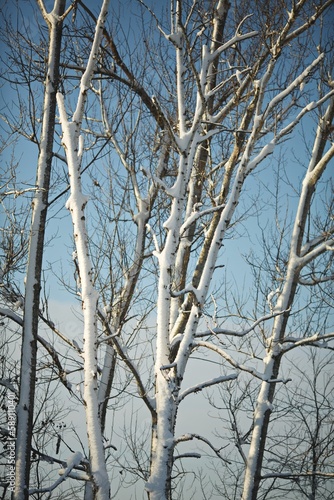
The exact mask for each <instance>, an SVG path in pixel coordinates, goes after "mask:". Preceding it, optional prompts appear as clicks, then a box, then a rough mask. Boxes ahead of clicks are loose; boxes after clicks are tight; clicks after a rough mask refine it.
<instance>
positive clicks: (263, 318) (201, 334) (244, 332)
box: [195, 310, 287, 338]
mask: <svg viewBox="0 0 334 500" xmlns="http://www.w3.org/2000/svg"><path fill="white" fill-rule="evenodd" d="M285 312H287V311H286V310H285V311H275V312H274V313H273V314H266V315H265V316H261V318H259V319H257V320H256V321H255V322H254V323H253V324H252V325H251V326H249V327H248V328H245V329H244V330H240V331H237V330H229V329H227V328H219V327H215V328H212V329H209V330H206V331H204V332H199V333H196V335H195V338H202V337H209V336H210V335H229V336H233V337H244V336H245V335H247V334H248V333H250V332H251V331H253V330H254V328H256V327H257V326H258V325H259V324H260V323H263V322H264V321H268V320H270V319H272V318H275V317H276V316H279V315H280V314H284V313H285Z"/></svg>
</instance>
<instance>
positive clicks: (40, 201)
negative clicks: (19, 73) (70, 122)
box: [14, 0, 65, 500]
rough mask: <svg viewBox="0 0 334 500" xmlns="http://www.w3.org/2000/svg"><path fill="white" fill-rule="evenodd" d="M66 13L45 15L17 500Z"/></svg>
mask: <svg viewBox="0 0 334 500" xmlns="http://www.w3.org/2000/svg"><path fill="white" fill-rule="evenodd" d="M64 10H65V0H55V4H54V9H53V10H52V12H51V13H50V14H46V13H44V15H45V19H46V21H47V23H48V26H49V52H48V67H47V75H46V84H45V93H44V103H43V121H42V132H41V138H40V153H39V157H38V165H37V179H36V194H35V196H34V200H33V212H32V221H31V229H30V240H29V256H28V266H27V276H26V287H25V303H24V320H23V334H22V350H21V372H20V373H21V377H20V399H19V404H18V407H17V437H16V477H15V493H14V498H15V500H23V499H27V498H28V496H29V491H28V490H29V478H30V453H31V440H32V431H33V413H34V397H35V380H36V360H37V335H38V318H39V299H40V289H41V271H42V261H43V253H44V234H45V224H46V215H47V204H48V192H49V184H50V175H51V164H52V152H53V138H54V127H55V112H56V92H57V86H58V78H59V61H60V50H61V37H62V19H61V16H62V15H63V13H64Z"/></svg>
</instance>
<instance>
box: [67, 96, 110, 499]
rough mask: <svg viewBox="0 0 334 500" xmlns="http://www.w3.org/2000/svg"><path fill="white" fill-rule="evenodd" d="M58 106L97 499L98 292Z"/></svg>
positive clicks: (70, 146)
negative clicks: (77, 282) (78, 280)
mask: <svg viewBox="0 0 334 500" xmlns="http://www.w3.org/2000/svg"><path fill="white" fill-rule="evenodd" d="M58 107H59V112H60V120H61V125H62V130H63V139H62V140H63V145H64V148H65V150H66V158H67V164H68V170H69V178H70V188H71V195H70V197H69V199H68V200H67V202H66V208H68V210H69V211H70V213H71V217H72V222H73V232H74V242H75V247H76V254H77V255H76V257H77V261H78V267H79V270H80V284H81V299H82V310H83V319H84V333H83V343H84V348H83V358H84V401H85V408H86V422H87V435H88V444H89V451H90V459H91V463H90V473H91V476H92V480H93V483H94V485H95V488H96V497H97V498H98V499H101V500H102V499H108V498H109V479H108V474H107V469H106V463H105V456H104V448H103V441H102V434H101V424H100V417H99V405H98V392H97V391H98V387H97V301H98V293H97V291H96V290H95V288H94V285H93V282H92V274H93V270H92V266H91V262H90V258H89V252H88V237H87V229H86V221H85V215H84V209H85V206H86V203H87V198H86V196H84V194H83V193H82V189H81V176H80V154H81V151H82V146H81V148H78V141H77V140H76V131H77V126H78V125H77V123H76V122H68V120H67V117H66V112H65V107H64V102H63V99H62V96H60V95H59V94H58Z"/></svg>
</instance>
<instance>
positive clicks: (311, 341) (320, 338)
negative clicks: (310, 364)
mask: <svg viewBox="0 0 334 500" xmlns="http://www.w3.org/2000/svg"><path fill="white" fill-rule="evenodd" d="M333 339H334V332H331V333H326V334H325V335H321V334H320V333H315V334H314V335H311V336H310V337H306V338H304V339H298V338H294V337H285V339H284V341H283V343H287V345H283V346H281V351H282V352H283V353H286V352H288V351H291V350H292V349H295V348H296V347H300V346H311V347H320V348H323V349H332V348H331V347H329V346H328V343H327V342H326V341H327V340H333ZM333 349H334V348H333Z"/></svg>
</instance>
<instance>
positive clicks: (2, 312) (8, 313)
mask: <svg viewBox="0 0 334 500" xmlns="http://www.w3.org/2000/svg"><path fill="white" fill-rule="evenodd" d="M0 316H2V317H4V318H8V319H11V320H12V321H14V323H16V324H17V325H19V326H23V319H22V318H21V317H20V316H19V315H18V314H15V313H14V312H13V311H12V310H11V309H4V308H2V307H0Z"/></svg>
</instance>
